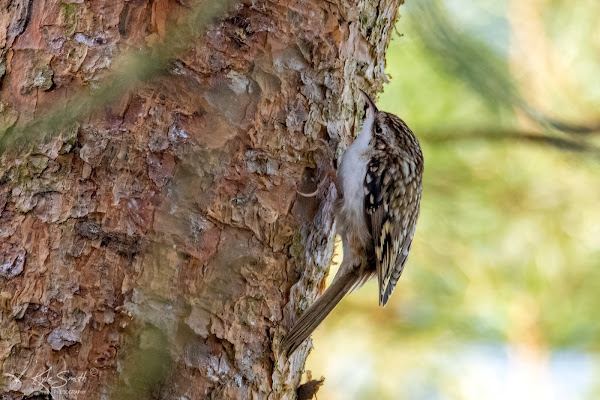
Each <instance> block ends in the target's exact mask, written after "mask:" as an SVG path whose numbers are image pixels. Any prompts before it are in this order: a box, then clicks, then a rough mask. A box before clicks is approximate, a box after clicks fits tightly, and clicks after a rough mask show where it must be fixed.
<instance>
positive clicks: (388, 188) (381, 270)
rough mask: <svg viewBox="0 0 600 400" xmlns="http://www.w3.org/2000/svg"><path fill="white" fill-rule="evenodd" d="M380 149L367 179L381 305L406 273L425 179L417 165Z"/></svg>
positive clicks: (366, 202) (368, 209) (366, 200)
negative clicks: (422, 180)
mask: <svg viewBox="0 0 600 400" xmlns="http://www.w3.org/2000/svg"><path fill="white" fill-rule="evenodd" d="M391 157H394V156H393V155H390V154H388V153H385V152H377V153H376V154H375V156H374V157H373V158H372V159H371V161H370V162H369V165H368V166H367V173H366V175H365V181H364V191H365V212H366V218H367V225H368V226H369V228H370V232H371V236H372V239H373V248H374V250H375V258H376V270H377V278H378V282H379V304H380V305H384V306H385V304H386V303H387V301H388V300H389V298H390V295H391V294H392V291H393V290H394V288H395V287H396V283H397V282H398V279H399V278H400V275H401V274H402V270H403V268H404V264H405V263H406V259H407V257H408V254H409V252H410V246H411V243H412V238H413V235H414V232H415V227H416V222H417V217H418V214H419V203H420V200H421V178H420V174H417V173H416V171H415V169H416V166H415V165H414V163H413V164H411V163H407V162H403V161H400V162H398V160H396V161H395V162H391V160H390V158H391Z"/></svg>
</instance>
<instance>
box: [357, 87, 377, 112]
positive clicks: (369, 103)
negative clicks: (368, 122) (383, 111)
mask: <svg viewBox="0 0 600 400" xmlns="http://www.w3.org/2000/svg"><path fill="white" fill-rule="evenodd" d="M360 92H361V93H362V94H363V96H365V99H366V100H367V104H368V105H369V108H371V109H372V110H373V112H375V113H377V112H378V111H379V110H378V109H377V106H376V105H375V103H373V100H371V98H370V97H369V95H368V94H366V93H365V91H364V90H362V89H360Z"/></svg>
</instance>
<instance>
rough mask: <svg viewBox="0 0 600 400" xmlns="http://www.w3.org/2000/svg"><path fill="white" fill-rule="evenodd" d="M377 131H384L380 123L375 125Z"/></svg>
mask: <svg viewBox="0 0 600 400" xmlns="http://www.w3.org/2000/svg"><path fill="white" fill-rule="evenodd" d="M375 132H376V133H382V132H383V129H381V126H379V124H377V125H375Z"/></svg>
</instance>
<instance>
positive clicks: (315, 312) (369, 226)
mask: <svg viewBox="0 0 600 400" xmlns="http://www.w3.org/2000/svg"><path fill="white" fill-rule="evenodd" d="M361 92H362V93H363V95H364V97H365V100H366V105H365V117H364V120H363V124H362V128H361V129H360V133H359V135H358V137H357V138H356V139H355V140H354V142H353V143H352V145H351V146H350V147H349V148H348V149H347V150H346V152H345V153H344V155H343V156H342V162H341V165H340V167H339V169H338V172H337V183H338V188H339V197H338V199H337V200H336V204H335V218H336V225H337V229H338V233H339V235H340V236H341V238H342V245H343V252H344V258H343V261H342V264H341V265H340V268H339V270H338V272H337V274H336V275H335V278H334V279H333V282H332V283H331V285H330V286H329V287H328V288H327V290H325V292H324V293H323V295H321V297H319V298H318V299H317V301H315V303H314V304H312V305H311V306H310V307H309V308H308V309H307V310H306V311H305V312H304V314H303V315H302V316H301V317H300V318H299V319H298V321H296V323H295V324H294V326H293V327H292V328H291V329H290V331H289V332H288V333H287V335H286V336H285V338H284V339H283V342H282V345H281V350H282V353H283V354H285V355H287V356H290V355H291V354H292V353H293V352H294V351H295V350H296V349H297V348H298V346H300V344H302V342H303V341H304V340H305V339H306V338H307V337H308V336H309V335H310V334H311V333H312V332H313V331H314V330H315V328H316V327H317V326H318V325H319V324H320V323H321V321H323V319H325V317H326V316H327V315H328V314H329V313H330V312H331V310H333V308H334V307H335V306H336V305H337V304H338V303H339V302H340V300H341V299H342V298H343V297H344V296H345V295H346V294H347V293H349V292H351V291H352V290H354V289H355V288H358V287H360V286H361V285H362V284H363V283H365V282H366V281H367V280H369V279H371V278H373V277H375V276H377V281H378V283H379V305H382V306H385V305H386V303H387V302H388V300H389V298H390V295H391V294H392V292H393V291H394V288H395V287H396V284H397V283H398V279H399V278H400V275H401V274H402V271H403V269H404V265H405V264H406V259H407V258H408V254H409V252H410V247H411V243H412V240H413V236H414V233H415V228H416V224H417V219H418V217H419V208H420V203H421V192H422V188H423V153H422V151H421V146H420V145H419V141H418V140H417V138H416V137H415V135H414V134H413V132H412V131H411V130H410V128H409V127H408V126H407V125H406V123H404V121H403V120H402V119H400V118H398V117H397V116H396V115H394V114H391V113H388V112H384V111H379V110H378V109H377V107H376V106H375V103H373V101H372V100H371V98H370V97H369V96H368V95H367V94H366V93H365V92H363V91H361Z"/></svg>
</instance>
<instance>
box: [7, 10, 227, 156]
mask: <svg viewBox="0 0 600 400" xmlns="http://www.w3.org/2000/svg"><path fill="white" fill-rule="evenodd" d="M196 3H197V4H196V6H195V7H194V8H193V9H192V11H191V13H190V15H189V17H188V18H186V20H185V22H183V23H181V24H179V25H177V26H173V27H171V28H170V29H169V30H168V31H167V32H166V34H165V37H164V38H163V41H162V43H160V44H159V45H156V46H154V47H152V48H150V49H148V50H144V51H140V52H137V53H134V54H125V55H124V56H121V58H120V61H121V62H122V63H123V64H122V66H121V68H120V69H119V70H118V71H115V72H114V73H112V74H110V75H109V76H107V77H106V78H105V79H104V83H103V84H101V86H100V87H99V89H97V90H95V91H94V92H93V93H87V92H86V93H84V92H83V91H82V92H80V93H79V94H76V95H75V96H72V97H71V98H70V99H69V100H67V101H64V102H63V103H61V104H58V105H57V106H56V107H55V108H54V109H52V110H48V111H47V112H46V114H45V115H43V116H41V117H39V118H37V119H35V120H33V121H31V122H28V123H26V124H24V125H21V126H16V125H12V126H11V125H9V126H0V156H1V155H2V154H4V152H5V151H6V150H9V149H11V150H14V151H17V152H18V151H20V150H21V147H22V146H23V145H25V144H26V143H31V142H34V141H37V140H39V139H40V138H42V137H48V136H54V135H56V134H57V133H58V132H60V131H61V130H64V129H67V128H68V127H69V126H72V125H73V123H75V122H76V121H78V120H80V119H81V118H83V117H85V116H86V115H88V114H90V113H91V112H93V111H94V110H98V109H101V108H102V107H104V106H106V105H107V104H109V102H111V101H114V100H116V99H118V98H119V97H121V96H123V95H124V94H125V93H127V92H128V91H129V90H131V89H133V88H134V87H136V86H137V85H138V84H139V83H142V82H147V81H149V80H150V79H152V78H153V77H155V76H157V75H160V74H162V73H165V72H167V71H168V67H169V63H170V62H171V61H172V60H173V58H175V57H176V56H177V55H179V54H181V53H182V52H183V51H185V50H186V49H187V48H188V46H189V45H190V44H191V42H192V40H193V39H194V38H196V37H197V36H198V35H199V34H201V33H203V32H204V28H205V27H206V26H207V25H208V24H209V23H210V22H211V21H212V20H213V19H214V18H216V17H217V16H219V15H221V14H223V13H224V12H225V10H226V9H227V7H228V6H229V3H231V0H206V1H199V2H196ZM125 59H128V60H129V61H124V60H125Z"/></svg>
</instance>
